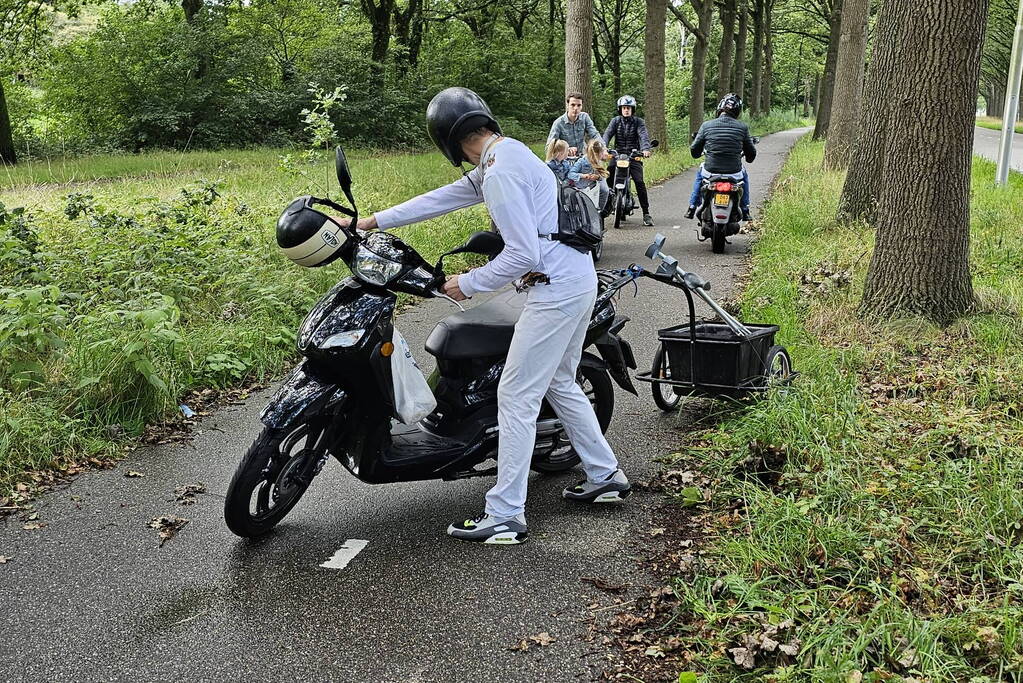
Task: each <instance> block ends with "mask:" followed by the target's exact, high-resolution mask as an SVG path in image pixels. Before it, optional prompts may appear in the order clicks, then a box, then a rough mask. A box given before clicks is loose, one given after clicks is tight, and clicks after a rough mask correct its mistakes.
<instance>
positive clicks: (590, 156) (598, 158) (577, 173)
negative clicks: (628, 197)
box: [568, 138, 608, 209]
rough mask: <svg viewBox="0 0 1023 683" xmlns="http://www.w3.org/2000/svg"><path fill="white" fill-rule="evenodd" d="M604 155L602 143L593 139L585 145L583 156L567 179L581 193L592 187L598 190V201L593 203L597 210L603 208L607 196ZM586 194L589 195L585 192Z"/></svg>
mask: <svg viewBox="0 0 1023 683" xmlns="http://www.w3.org/2000/svg"><path fill="white" fill-rule="evenodd" d="M606 153H607V148H606V147H605V146H604V141H603V140H601V139H600V138H594V139H593V140H590V141H589V143H588V144H587V145H586V154H585V156H581V157H579V159H578V160H577V161H576V162H575V163H574V164H572V168H571V169H570V170H569V172H568V179H569V180H571V181H572V182H573V183H574V184H575V186H576V188H578V189H580V190H583V191H586V190H590V189H591V188H593V187H597V188H599V191H598V201H596V202H594V203H595V204H596V205H597V208H598V209H599V208H601V207H603V206H604V202H605V201H607V195H608V188H607V176H608V171H607V167H605V166H604V155H605V154H606ZM587 194H589V193H588V192H587Z"/></svg>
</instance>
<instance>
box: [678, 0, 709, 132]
mask: <svg viewBox="0 0 1023 683" xmlns="http://www.w3.org/2000/svg"><path fill="white" fill-rule="evenodd" d="M689 4H690V5H692V6H693V9H694V10H695V11H696V22H695V23H693V22H692V21H691V20H690V19H689V17H687V16H686V14H685V12H683V11H682V10H681V9H680V8H678V7H676V6H675V4H674V3H669V4H668V8H669V9H670V10H671V12H672V14H674V15H675V18H677V19H678V20H679V21H681V22H682V24H683V25H684V26H685V27H686V30H688V31H689V32H690V33H692V34H693V37H694V38H695V39H696V42H695V44H694V45H693V78H692V84H693V85H692V94H691V95H690V97H689V134H690V135H695V134H696V131H698V130H699V129H700V125H702V124H703V107H704V100H705V99H706V96H707V95H706V87H707V53H708V51H709V50H710V31H711V21H712V20H713V18H714V2H713V0H689Z"/></svg>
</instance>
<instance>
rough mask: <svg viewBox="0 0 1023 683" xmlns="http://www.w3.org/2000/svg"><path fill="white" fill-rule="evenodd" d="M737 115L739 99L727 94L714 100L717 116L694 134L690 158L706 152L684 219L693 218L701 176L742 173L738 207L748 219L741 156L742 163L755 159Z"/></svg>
mask: <svg viewBox="0 0 1023 683" xmlns="http://www.w3.org/2000/svg"><path fill="white" fill-rule="evenodd" d="M740 114H742V100H740V99H739V97H738V96H737V95H734V94H731V93H729V94H728V95H725V96H724V97H723V98H721V101H720V102H719V103H718V108H717V118H715V119H714V120H713V121H706V122H704V124H703V125H702V126H700V130H699V132H697V133H696V137H695V138H694V139H693V144H692V145H691V146H690V148H689V151H690V152H691V153H692V155H693V158H694V159H695V158H696V157H699V156H700V155H701V154H703V153H704V152H706V153H707V160H706V161H704V162H703V166H702V172H698V173H697V174H696V181H695V182H694V183H693V193H692V194H691V195H690V197H689V211H688V212H687V213H686V218H693V217H694V216H695V214H696V204H697V202H699V201H700V184H701V182H702V180H703V178H704V177H705V176H707V175H714V174H738V173H742V180H743V184H744V188H745V189H744V191H743V193H742V199H741V200H740V202H739V208H740V209H741V210H742V220H744V221H749V220H751V217H750V213H749V197H750V187H749V174H748V173H746V169H744V168H743V167H742V158H743V156H745V157H746V162H747V163H751V162H752V161H753V160H754V159H756V158H757V148H756V147H755V146H754V143H753V136H752V135H750V132H749V126H747V125H746V124H745V123H744V122H743V121H739V115H740Z"/></svg>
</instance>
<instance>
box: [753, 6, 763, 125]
mask: <svg viewBox="0 0 1023 683" xmlns="http://www.w3.org/2000/svg"><path fill="white" fill-rule="evenodd" d="M765 4H766V0H753V6H752V7H751V8H750V15H751V16H752V17H753V64H752V66H751V70H752V72H753V92H752V93H751V94H750V98H749V102H750V107H749V110H750V116H759V115H760V99H761V97H760V95H761V92H762V91H763V87H764V5H765Z"/></svg>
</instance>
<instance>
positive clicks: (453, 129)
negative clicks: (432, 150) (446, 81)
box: [426, 88, 501, 166]
mask: <svg viewBox="0 0 1023 683" xmlns="http://www.w3.org/2000/svg"><path fill="white" fill-rule="evenodd" d="M483 127H486V128H489V129H490V130H492V131H494V132H495V133H497V134H498V135H500V134H501V126H500V125H498V123H497V119H495V118H494V115H493V114H492V113H491V112H490V107H488V106H487V103H486V102H484V101H483V98H482V97H480V96H479V95H477V94H476V93H474V92H473V91H472V90H469V89H468V88H447V89H446V90H441V91H440V92H439V93H437V94H436V95H434V96H433V99H432V100H430V106H428V107H427V108H426V130H427V131H429V133H430V137H431V138H433V142H434V144H436V145H437V147H438V148H440V151H441V153H442V154H443V155H444V156H445V157H447V160H448V161H450V162H451V163H452V164H453V165H455V166H461V165H462V162H463V161H465V158H464V157H463V156H462V145H461V144H460V143H461V142H462V140H463V139H464V138H465V136H467V135H468V134H469V133H471V132H472V131H474V130H476V129H477V128H483Z"/></svg>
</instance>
